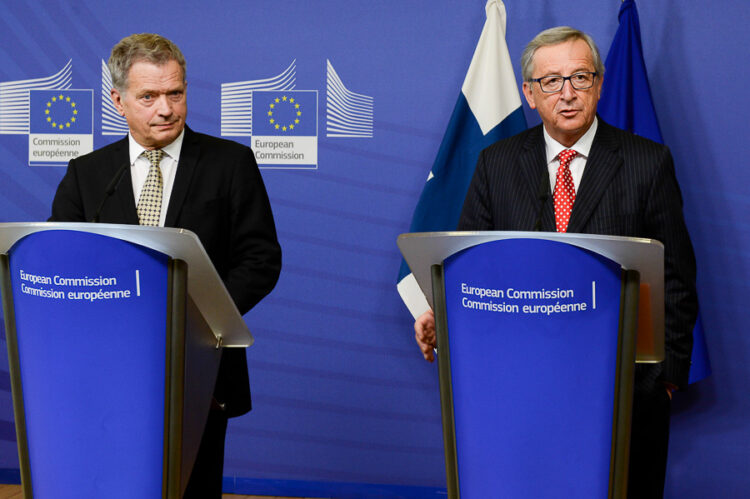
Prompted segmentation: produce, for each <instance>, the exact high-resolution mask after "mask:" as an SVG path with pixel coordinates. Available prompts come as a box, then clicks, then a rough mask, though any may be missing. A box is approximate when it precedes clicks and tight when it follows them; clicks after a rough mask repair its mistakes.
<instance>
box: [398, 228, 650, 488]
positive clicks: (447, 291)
mask: <svg viewBox="0 0 750 499" xmlns="http://www.w3.org/2000/svg"><path fill="white" fill-rule="evenodd" d="M399 247H400V248H401V251H402V253H403V254H404V256H405V258H406V260H407V262H408V263H409V265H410V267H411V268H412V271H413V272H414V273H415V277H416V278H417V282H418V283H420V286H422V288H423V290H425V291H426V293H425V294H426V296H427V298H428V302H429V303H430V304H431V305H432V306H433V309H434V311H435V318H436V332H437V344H438V355H437V357H438V372H439V378H440V390H441V405H442V416H443V437H444V444H445V456H446V476H447V485H448V495H449V497H451V498H458V497H461V498H465V499H466V498H470V499H471V498H487V497H508V498H527V497H534V498H569V497H577V498H601V497H611V498H620V497H622V498H624V497H625V496H626V487H627V465H628V452H629V444H630V418H631V409H632V397H633V374H634V365H635V361H636V336H637V334H639V332H638V325H639V322H640V323H641V330H642V331H643V330H647V331H648V333H649V334H650V335H651V334H654V333H655V334H656V337H655V338H654V337H653V336H652V337H650V338H649V340H648V341H640V342H639V344H641V345H643V347H642V350H643V351H642V352H639V355H638V357H639V360H640V361H644V362H655V361H659V360H661V359H660V358H659V357H660V356H663V307H664V304H663V269H662V268H661V267H662V266H663V247H662V245H661V243H658V242H656V241H650V240H643V239H632V238H617V237H610V236H589V235H580V234H550V233H509V232H473V233H460V232H454V233H423V234H406V235H403V236H401V237H400V238H399ZM428 273H429V274H428ZM428 275H429V277H428ZM643 276H645V278H643ZM642 286H643V289H645V290H648V293H644V296H645V297H646V298H647V299H648V303H647V306H642V307H641V308H642V309H648V310H649V311H650V313H651V316H649V317H641V318H640V320H639V315H638V309H639V300H640V299H641V297H639V291H640V289H641V287H642ZM660 298H661V299H660ZM660 310H661V316H660V317H659V311H660ZM659 321H661V327H660V326H659ZM659 334H661V336H658V335H659ZM659 347H660V348H661V350H660V351H659Z"/></svg>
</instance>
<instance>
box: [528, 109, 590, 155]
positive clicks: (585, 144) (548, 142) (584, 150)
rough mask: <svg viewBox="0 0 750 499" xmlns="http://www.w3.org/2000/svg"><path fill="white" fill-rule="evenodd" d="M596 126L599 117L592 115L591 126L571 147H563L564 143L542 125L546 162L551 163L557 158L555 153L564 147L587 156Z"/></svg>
mask: <svg viewBox="0 0 750 499" xmlns="http://www.w3.org/2000/svg"><path fill="white" fill-rule="evenodd" d="M598 126H599V119H598V118H597V117H596V116H594V122H593V123H591V126H590V127H589V129H588V130H586V133H584V134H583V136H582V137H581V138H580V139H578V141H577V142H576V143H575V144H573V145H572V146H571V147H565V146H564V145H562V144H561V143H559V142H558V141H556V140H555V139H553V138H552V137H551V136H550V134H548V133H547V129H546V128H544V126H543V125H542V131H543V132H544V144H545V148H546V151H547V164H549V163H552V162H553V161H554V160H555V159H557V155H558V154H560V153H561V152H562V151H564V150H565V149H574V150H575V151H576V152H577V153H578V155H579V156H583V157H584V158H588V157H589V152H590V151H591V144H593V143H594V136H595V135H596V129H597V128H598Z"/></svg>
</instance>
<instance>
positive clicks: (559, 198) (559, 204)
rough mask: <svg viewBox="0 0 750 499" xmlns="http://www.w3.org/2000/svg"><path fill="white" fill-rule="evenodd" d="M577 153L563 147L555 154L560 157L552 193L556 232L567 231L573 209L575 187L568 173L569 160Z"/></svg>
mask: <svg viewBox="0 0 750 499" xmlns="http://www.w3.org/2000/svg"><path fill="white" fill-rule="evenodd" d="M577 154H578V153H577V152H575V151H574V150H572V149H565V150H564V151H562V152H561V153H560V154H558V156H557V157H558V158H559V159H560V167H559V168H558V169H557V180H555V193H554V198H555V227H556V229H557V232H567V230H568V220H570V211H571V210H572V209H573V202H574V201H575V200H576V188H575V186H574V185H573V175H571V174H570V162H571V161H572V160H573V158H575V157H576V155H577Z"/></svg>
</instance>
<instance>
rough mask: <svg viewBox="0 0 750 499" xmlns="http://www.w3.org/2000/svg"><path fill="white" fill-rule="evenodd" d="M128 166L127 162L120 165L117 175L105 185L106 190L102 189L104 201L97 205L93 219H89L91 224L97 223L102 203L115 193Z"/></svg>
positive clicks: (102, 206)
mask: <svg viewBox="0 0 750 499" xmlns="http://www.w3.org/2000/svg"><path fill="white" fill-rule="evenodd" d="M129 166H130V163H129V162H127V163H125V164H124V165H122V166H121V167H120V168H119V169H118V170H117V173H115V176H114V177H112V180H111V181H110V182H109V184H108V185H107V188H106V189H104V199H102V202H101V203H99V208H97V209H96V214H95V215H94V218H92V219H91V223H92V224H95V223H99V215H101V213H102V208H104V203H106V202H107V199H109V197H110V196H111V195H112V194H114V193H115V191H116V190H117V187H118V186H119V185H120V180H122V177H123V174H124V173H125V170H127V169H128V167H129Z"/></svg>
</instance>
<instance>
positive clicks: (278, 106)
mask: <svg viewBox="0 0 750 499" xmlns="http://www.w3.org/2000/svg"><path fill="white" fill-rule="evenodd" d="M284 108H286V109H287V110H289V109H290V110H291V111H292V119H290V120H289V121H286V122H281V123H279V120H278V119H277V118H276V117H275V115H274V113H280V112H281V111H282V110H284ZM286 114H288V113H286ZM300 116H302V110H301V109H300V106H299V102H296V101H295V100H294V97H287V96H286V95H283V96H281V97H276V98H275V99H273V100H272V101H271V103H270V104H269V105H268V122H269V123H270V124H271V125H272V126H273V127H274V129H276V130H280V131H282V132H286V131H292V130H294V127H295V126H297V125H299V120H300Z"/></svg>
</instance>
